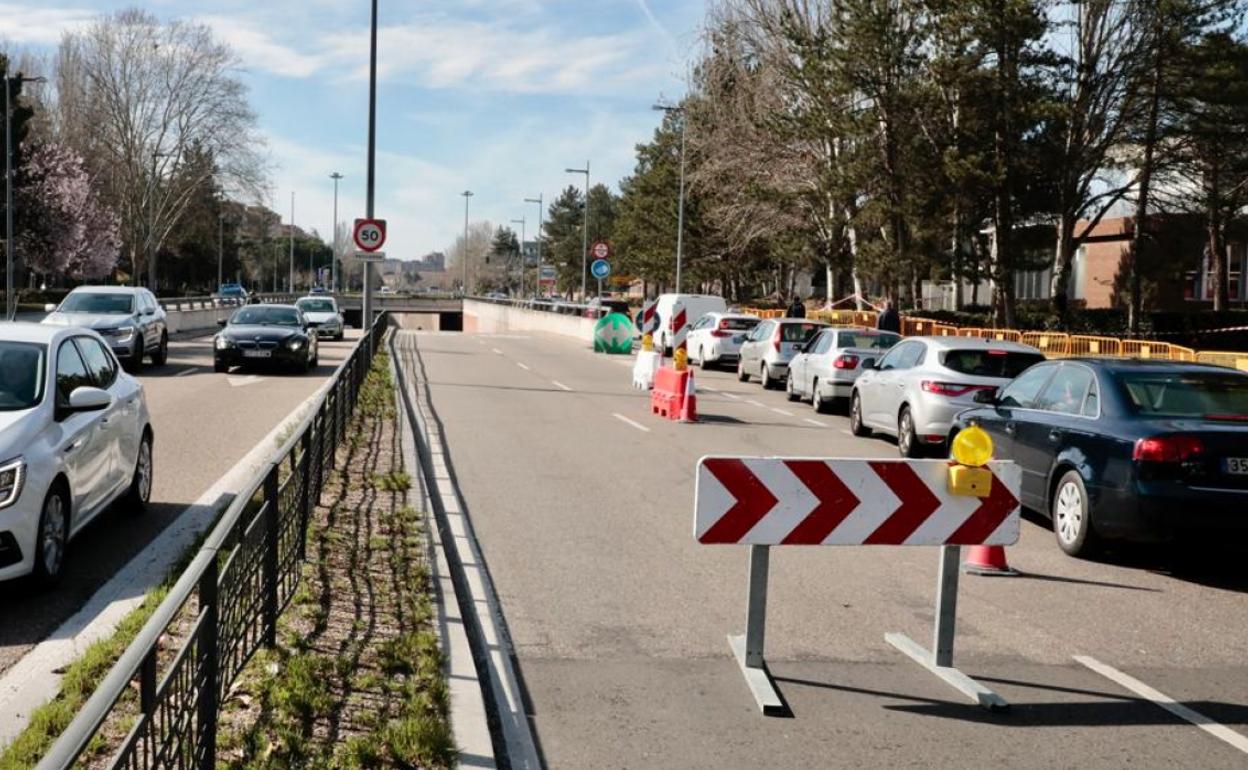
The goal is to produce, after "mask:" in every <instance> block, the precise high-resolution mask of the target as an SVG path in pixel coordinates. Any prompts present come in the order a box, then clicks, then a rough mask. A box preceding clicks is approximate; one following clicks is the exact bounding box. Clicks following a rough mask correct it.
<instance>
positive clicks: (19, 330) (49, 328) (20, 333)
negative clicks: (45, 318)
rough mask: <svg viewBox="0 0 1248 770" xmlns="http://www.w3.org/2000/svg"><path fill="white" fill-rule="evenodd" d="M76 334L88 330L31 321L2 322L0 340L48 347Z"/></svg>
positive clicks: (0, 324) (0, 323)
mask: <svg viewBox="0 0 1248 770" xmlns="http://www.w3.org/2000/svg"><path fill="white" fill-rule="evenodd" d="M74 332H77V333H79V334H85V333H88V330H87V329H83V328H80V327H77V326H53V325H51V324H40V323H32V322H30V321H3V322H0V340H3V341H5V342H37V343H40V344H43V345H47V344H49V343H51V342H54V341H56V339H57V338H59V337H63V336H65V335H67V334H69V333H74Z"/></svg>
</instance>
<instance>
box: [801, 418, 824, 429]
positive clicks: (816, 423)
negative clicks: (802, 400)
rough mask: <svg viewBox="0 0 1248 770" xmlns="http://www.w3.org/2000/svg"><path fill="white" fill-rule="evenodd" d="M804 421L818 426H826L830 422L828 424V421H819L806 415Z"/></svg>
mask: <svg viewBox="0 0 1248 770" xmlns="http://www.w3.org/2000/svg"><path fill="white" fill-rule="evenodd" d="M802 421H803V422H808V423H810V424H811V425H814V426H815V427H816V428H826V427H828V424H827V423H826V422H819V421H818V420H812V419H811V418H809V417H805V418H803V420H802Z"/></svg>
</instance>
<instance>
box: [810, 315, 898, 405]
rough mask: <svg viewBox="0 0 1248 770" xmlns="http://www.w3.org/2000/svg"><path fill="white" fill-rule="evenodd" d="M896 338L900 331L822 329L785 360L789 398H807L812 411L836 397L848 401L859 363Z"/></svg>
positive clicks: (877, 354) (860, 368) (878, 354)
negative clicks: (791, 357) (897, 332)
mask: <svg viewBox="0 0 1248 770" xmlns="http://www.w3.org/2000/svg"><path fill="white" fill-rule="evenodd" d="M900 341H901V335H900V334H894V333H893V332H885V331H876V330H875V329H824V330H823V331H821V332H819V333H818V334H817V335H815V336H814V338H812V339H811V340H810V342H808V343H806V345H805V346H803V347H802V351H801V352H800V353H798V354H797V355H795V356H793V360H792V361H790V362H789V382H788V395H789V400H790V401H802V400H805V399H807V398H809V399H810V403H811V406H813V407H814V408H815V411H816V412H826V411H828V410H829V409H830V408H831V406H832V404H833V403H835V402H836V401H838V400H839V401H841V403H842V404H844V403H846V402H848V401H849V393H850V391H851V390H852V389H853V387H854V382H855V381H856V380H857V379H858V375H860V374H862V372H863V371H865V370H864V369H863V364H865V363H867V362H869V361H875V360H877V359H878V358H880V357H881V356H883V355H884V353H885V351H887V350H888V349H889V348H891V347H893V346H894V345H896V344H897V343H898V342H900ZM842 408H843V407H842Z"/></svg>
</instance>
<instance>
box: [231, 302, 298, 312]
mask: <svg viewBox="0 0 1248 770" xmlns="http://www.w3.org/2000/svg"><path fill="white" fill-rule="evenodd" d="M269 307H271V308H277V309H278V310H299V308H297V307H295V306H294V305H286V304H278V303H276V302H265V303H263V304H260V305H243V306H242V307H240V308H239V310H255V309H256V308H269ZM299 312H300V313H302V312H303V311H302V310H299Z"/></svg>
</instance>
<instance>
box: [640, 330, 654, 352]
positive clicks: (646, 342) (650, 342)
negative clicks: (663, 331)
mask: <svg viewBox="0 0 1248 770" xmlns="http://www.w3.org/2000/svg"><path fill="white" fill-rule="evenodd" d="M641 349H642V350H654V335H653V334H650V333H646V334H643V335H642V336H641Z"/></svg>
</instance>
